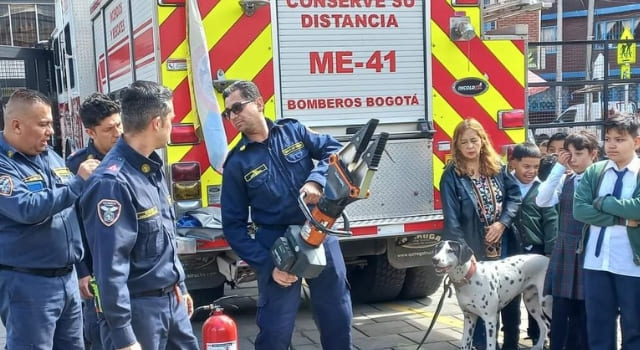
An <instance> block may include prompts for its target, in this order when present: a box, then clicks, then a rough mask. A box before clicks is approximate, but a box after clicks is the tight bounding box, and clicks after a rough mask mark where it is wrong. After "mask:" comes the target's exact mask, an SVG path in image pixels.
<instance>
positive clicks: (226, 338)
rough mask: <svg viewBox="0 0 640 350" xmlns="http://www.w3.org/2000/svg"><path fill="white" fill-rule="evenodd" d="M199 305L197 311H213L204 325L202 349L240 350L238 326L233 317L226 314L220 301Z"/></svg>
mask: <svg viewBox="0 0 640 350" xmlns="http://www.w3.org/2000/svg"><path fill="white" fill-rule="evenodd" d="M225 298H228V297H223V298H220V299H217V300H215V301H214V302H213V303H212V304H209V305H204V306H200V307H198V309H197V310H196V311H199V310H208V311H211V315H210V316H209V318H207V319H206V321H204V324H203V325H202V349H203V350H238V327H236V323H235V322H234V321H233V319H232V318H231V317H229V316H227V315H225V314H224V312H223V308H222V306H220V304H218V302H219V301H220V300H222V299H225Z"/></svg>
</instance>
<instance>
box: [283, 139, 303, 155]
mask: <svg viewBox="0 0 640 350" xmlns="http://www.w3.org/2000/svg"><path fill="white" fill-rule="evenodd" d="M303 148H304V143H302V141H299V142H296V143H294V144H293V145H291V146H288V147H287V148H285V149H283V150H282V154H284V155H285V156H288V155H290V154H291V153H293V152H295V151H299V150H301V149H303Z"/></svg>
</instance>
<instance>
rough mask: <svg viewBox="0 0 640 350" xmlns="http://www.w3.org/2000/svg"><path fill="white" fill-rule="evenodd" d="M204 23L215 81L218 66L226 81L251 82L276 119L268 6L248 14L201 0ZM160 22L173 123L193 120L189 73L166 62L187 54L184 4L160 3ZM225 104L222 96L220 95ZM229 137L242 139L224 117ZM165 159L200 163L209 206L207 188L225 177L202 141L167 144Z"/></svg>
mask: <svg viewBox="0 0 640 350" xmlns="http://www.w3.org/2000/svg"><path fill="white" fill-rule="evenodd" d="M198 5H199V9H200V14H201V16H202V24H203V26H204V28H205V34H206V36H207V43H208V45H209V58H210V61H211V71H212V73H213V74H214V79H215V78H216V74H217V72H218V71H219V70H221V71H222V72H224V74H225V77H226V79H233V80H251V81H253V82H254V83H256V85H258V88H259V89H260V92H261V93H262V96H263V98H264V99H265V101H267V102H266V106H265V115H267V116H271V117H275V104H274V89H275V87H274V83H273V53H272V50H271V14H270V9H269V6H263V7H261V8H260V9H258V10H257V11H256V12H255V14H254V15H252V16H250V17H248V16H246V15H244V13H243V12H242V8H241V7H240V5H239V4H238V2H237V1H229V0H199V1H198ZM158 21H159V23H160V28H159V35H160V40H159V41H160V56H161V59H160V61H161V62H162V67H161V79H162V83H163V84H164V85H166V86H167V87H169V88H171V89H173V91H174V100H173V102H174V108H175V113H176V116H175V119H174V122H175V123H183V124H192V123H193V121H194V118H195V114H194V113H193V110H192V106H191V98H190V87H189V81H188V79H187V71H168V70H167V64H166V62H167V60H169V59H185V58H188V56H189V47H188V40H187V37H186V23H185V21H186V16H185V7H167V6H158ZM216 95H217V97H218V102H219V105H220V106H221V108H222V107H224V101H223V99H222V95H221V94H219V93H216ZM225 131H226V134H227V140H229V141H230V142H229V143H230V144H234V143H235V142H237V140H238V139H239V137H238V134H237V132H236V130H235V129H234V128H233V126H232V125H231V124H230V123H228V122H227V121H225ZM167 161H168V162H169V163H170V164H171V163H175V162H180V161H198V162H200V168H201V171H202V176H201V181H202V200H203V203H202V204H203V206H207V205H208V203H207V187H208V186H209V185H219V184H220V183H221V181H222V177H221V176H220V175H219V174H218V173H216V172H215V171H214V170H213V169H212V168H211V167H210V166H209V161H208V157H207V150H206V148H205V144H204V142H201V143H200V144H197V145H189V146H169V147H167Z"/></svg>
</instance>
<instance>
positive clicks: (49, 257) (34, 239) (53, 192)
mask: <svg viewBox="0 0 640 350" xmlns="http://www.w3.org/2000/svg"><path fill="white" fill-rule="evenodd" d="M84 183H85V181H84V180H83V179H82V178H81V177H79V176H77V175H74V174H73V173H71V171H69V169H68V168H67V167H66V166H65V164H64V160H62V158H61V157H60V156H58V155H57V154H56V153H55V152H54V151H53V149H51V148H48V149H47V150H46V151H44V152H42V153H40V154H39V155H37V156H33V157H32V156H28V155H25V154H22V153H20V152H18V151H17V150H16V149H15V148H13V147H11V146H10V145H9V144H8V143H7V142H6V140H5V139H4V136H3V135H2V134H0V264H2V265H8V266H13V267H23V268H46V269H52V268H62V267H65V266H68V265H72V264H75V263H77V262H78V261H79V260H80V259H81V258H82V242H81V239H80V227H79V225H78V220H77V217H76V214H75V211H74V210H73V204H74V202H75V200H76V198H78V196H79V195H80V194H81V193H82V189H83V186H84Z"/></svg>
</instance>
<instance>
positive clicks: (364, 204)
mask: <svg viewBox="0 0 640 350" xmlns="http://www.w3.org/2000/svg"><path fill="white" fill-rule="evenodd" d="M431 144H432V142H431V140H428V139H415V140H390V141H388V142H387V147H386V152H387V153H388V154H387V153H385V154H383V156H382V160H381V162H380V166H379V167H378V172H377V173H376V174H375V176H374V178H373V184H372V186H371V196H370V197H369V198H368V199H364V200H360V201H358V202H356V203H353V204H352V205H350V206H349V207H347V209H346V212H347V214H348V215H349V220H350V221H352V225H357V226H361V224H360V223H356V221H361V220H365V221H366V220H383V221H386V220H390V221H396V222H398V221H400V222H402V221H403V220H402V218H407V217H411V216H422V215H430V214H433V213H434V210H433V168H432V167H433V162H432V156H431V155H432V148H431ZM398 219H400V220H398Z"/></svg>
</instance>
